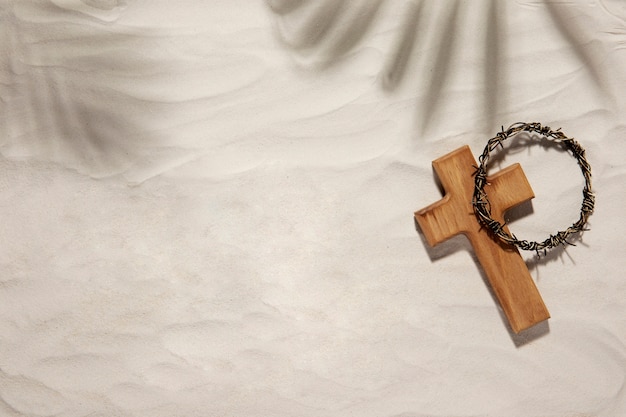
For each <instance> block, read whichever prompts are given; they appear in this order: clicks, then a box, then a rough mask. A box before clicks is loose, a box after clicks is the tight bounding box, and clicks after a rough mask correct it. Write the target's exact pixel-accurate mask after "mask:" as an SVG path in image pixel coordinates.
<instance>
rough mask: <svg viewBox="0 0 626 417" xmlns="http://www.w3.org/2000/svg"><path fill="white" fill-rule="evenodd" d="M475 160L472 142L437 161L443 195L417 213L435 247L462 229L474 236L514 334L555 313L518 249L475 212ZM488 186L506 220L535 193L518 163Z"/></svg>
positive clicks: (499, 214) (496, 213)
mask: <svg viewBox="0 0 626 417" xmlns="http://www.w3.org/2000/svg"><path fill="white" fill-rule="evenodd" d="M476 165H477V164H476V161H475V159H474V157H473V155H472V152H471V150H470V148H469V146H464V147H461V148H459V149H457V150H455V151H453V152H451V153H449V154H447V155H445V156H443V157H441V158H439V159H436V160H435V161H433V168H434V170H435V172H436V174H437V176H438V177H439V180H440V181H441V185H442V186H443V188H444V190H445V195H444V197H443V198H442V199H441V200H439V201H437V202H436V203H434V204H431V205H430V206H428V207H426V208H424V209H422V210H419V211H417V212H416V213H415V219H416V220H417V223H418V224H419V227H420V228H421V230H422V231H423V232H424V236H425V237H426V240H427V241H428V243H429V244H430V245H431V246H435V245H437V244H439V243H441V242H443V241H444V240H447V239H449V238H451V237H453V236H455V235H457V234H460V233H461V234H464V235H465V236H467V238H468V239H469V240H470V242H471V244H472V247H473V249H474V251H475V252H476V256H477V258H478V260H479V262H480V264H481V266H482V268H483V270H484V271H485V274H486V276H487V279H488V280H489V283H490V284H491V287H492V289H493V292H494V294H495V295H496V297H497V299H498V301H499V302H500V305H501V307H502V310H503V311H504V314H505V315H506V317H507V319H508V321H509V324H510V326H511V329H512V330H513V331H514V332H515V333H519V332H520V331H522V330H524V329H527V328H529V327H531V326H533V325H535V324H537V323H539V322H542V321H544V320H546V319H548V318H549V317H550V314H549V312H548V310H547V308H546V306H545V304H544V302H543V300H542V299H541V295H540V294H539V291H538V290H537V287H536V286H535V283H534V281H533V279H532V277H531V276H530V273H529V271H528V268H527V267H526V263H525V262H524V260H523V259H522V257H521V256H520V254H519V252H518V251H517V248H515V247H514V246H511V245H508V244H506V243H504V242H501V241H499V240H496V239H495V238H493V237H492V236H491V235H490V234H489V233H488V231H487V230H486V229H484V228H482V227H481V225H480V223H479V222H478V219H477V218H476V216H475V215H474V210H473V207H472V194H473V191H474V177H473V173H474V170H475V168H474V167H475V166H476ZM488 182H489V183H488V185H487V186H486V187H485V191H486V192H487V195H488V197H489V201H490V202H491V208H492V217H493V218H494V219H496V220H498V221H500V222H504V212H505V211H506V210H508V209H510V208H512V207H514V206H516V205H518V204H520V203H523V202H524V201H527V200H530V199H532V198H533V197H534V193H533V190H532V188H531V187H530V184H528V180H527V179H526V176H525V175H524V172H523V171H522V168H521V167H520V165H519V164H514V165H511V166H509V167H507V168H505V169H503V170H501V171H499V172H498V173H496V174H495V175H493V176H490V177H488Z"/></svg>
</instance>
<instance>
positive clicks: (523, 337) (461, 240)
mask: <svg viewBox="0 0 626 417" xmlns="http://www.w3.org/2000/svg"><path fill="white" fill-rule="evenodd" d="M531 212H532V207H531ZM414 223H415V230H416V231H417V232H418V235H419V237H420V239H421V240H422V244H423V245H424V247H425V248H426V253H427V254H428V257H429V258H430V260H431V261H432V262H436V261H438V260H440V259H442V258H444V257H446V256H449V255H452V254H454V253H457V252H466V253H468V254H469V255H470V257H471V258H472V260H473V261H474V264H475V265H476V269H477V270H478V272H479V273H480V277H481V278H482V280H483V283H484V284H485V286H486V287H487V289H488V290H489V295H490V296H491V299H492V300H493V303H494V305H495V306H497V309H498V314H499V315H500V320H501V321H502V324H504V326H505V327H506V329H507V331H508V333H509V337H510V338H511V341H512V342H513V344H514V345H515V347H517V348H520V347H523V346H524V345H526V344H528V343H531V342H533V341H535V340H537V339H539V338H541V337H543V336H545V335H547V334H548V333H549V332H550V325H549V323H548V321H547V320H546V321H543V322H540V323H537V324H536V325H534V326H532V327H530V328H528V329H526V330H522V331H521V332H520V333H517V334H516V333H515V332H514V331H513V329H511V326H510V325H509V321H508V320H507V318H506V315H505V314H504V311H502V308H500V302H499V301H498V298H497V297H496V295H495V293H494V291H493V288H492V287H491V284H490V283H489V280H488V279H487V275H486V274H485V271H484V270H483V268H482V265H481V264H480V262H479V261H478V258H477V257H476V255H475V254H474V250H473V248H472V245H471V243H470V241H469V239H467V238H466V237H465V236H463V235H456V236H454V237H452V238H450V239H448V240H446V241H445V242H442V243H440V244H439V245H437V246H434V247H432V246H430V245H429V244H428V242H427V241H426V237H425V236H424V233H423V232H422V230H421V229H420V227H419V225H418V224H417V221H415V220H414Z"/></svg>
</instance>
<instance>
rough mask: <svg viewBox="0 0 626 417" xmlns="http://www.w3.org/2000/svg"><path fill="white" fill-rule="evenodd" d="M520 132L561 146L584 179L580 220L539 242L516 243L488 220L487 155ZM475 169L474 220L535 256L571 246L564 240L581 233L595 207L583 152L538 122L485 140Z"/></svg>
mask: <svg viewBox="0 0 626 417" xmlns="http://www.w3.org/2000/svg"><path fill="white" fill-rule="evenodd" d="M521 132H530V133H537V134H539V135H542V136H544V137H546V138H547V139H549V140H551V141H553V142H555V143H559V144H561V145H562V146H563V147H564V148H565V149H566V150H567V151H569V152H571V154H572V155H573V156H574V158H575V159H576V161H577V162H578V166H580V169H581V170H582V173H583V177H585V186H584V188H583V202H582V206H581V208H580V217H579V218H578V220H577V221H576V222H574V223H573V224H572V225H571V226H570V227H568V228H567V229H565V230H562V231H559V232H556V233H555V234H552V235H550V236H549V237H548V238H547V239H545V240H544V241H543V242H534V241H528V240H520V239H518V238H517V237H516V236H515V235H513V234H510V233H508V232H507V231H506V230H504V227H505V224H502V223H500V222H498V221H497V220H494V219H493V218H492V217H491V204H490V203H489V199H488V198H487V193H486V192H485V191H484V188H485V185H486V184H487V164H488V162H489V157H490V154H491V152H493V151H494V150H495V149H496V148H497V147H498V146H500V147H502V148H504V145H503V144H502V142H504V141H505V140H507V139H509V138H510V137H512V136H515V135H517V134H518V133H521ZM478 162H479V166H478V167H476V172H475V173H474V185H475V186H474V195H473V199H472V204H473V205H474V212H475V214H476V217H478V220H479V222H480V223H481V224H482V225H483V226H485V227H487V228H488V229H489V230H490V231H491V232H492V233H493V234H494V235H495V236H496V237H497V238H499V239H500V240H502V241H503V242H506V243H508V244H510V245H515V246H517V247H518V248H520V249H523V250H531V251H535V252H537V254H539V252H540V251H543V252H544V254H545V253H546V251H547V249H552V248H554V247H556V246H559V245H565V244H568V245H574V244H573V243H571V242H569V241H568V238H569V237H570V236H572V235H574V234H577V233H580V232H582V231H585V230H587V229H585V224H586V223H587V219H588V218H589V216H590V215H591V213H592V212H593V207H594V204H595V196H594V194H593V192H592V191H591V166H590V165H589V162H587V159H586V158H585V150H584V149H583V147H582V146H580V144H579V143H578V142H576V141H575V140H574V139H572V138H569V137H567V136H566V135H565V134H564V133H563V132H561V130H560V128H559V129H557V130H552V129H551V128H550V127H548V126H542V125H541V123H523V122H519V123H514V124H512V125H511V126H509V128H508V129H507V130H504V127H502V131H500V132H498V133H497V134H496V136H494V137H493V138H491V139H489V141H488V142H487V146H485V149H484V150H483V153H482V155H480V157H478Z"/></svg>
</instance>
